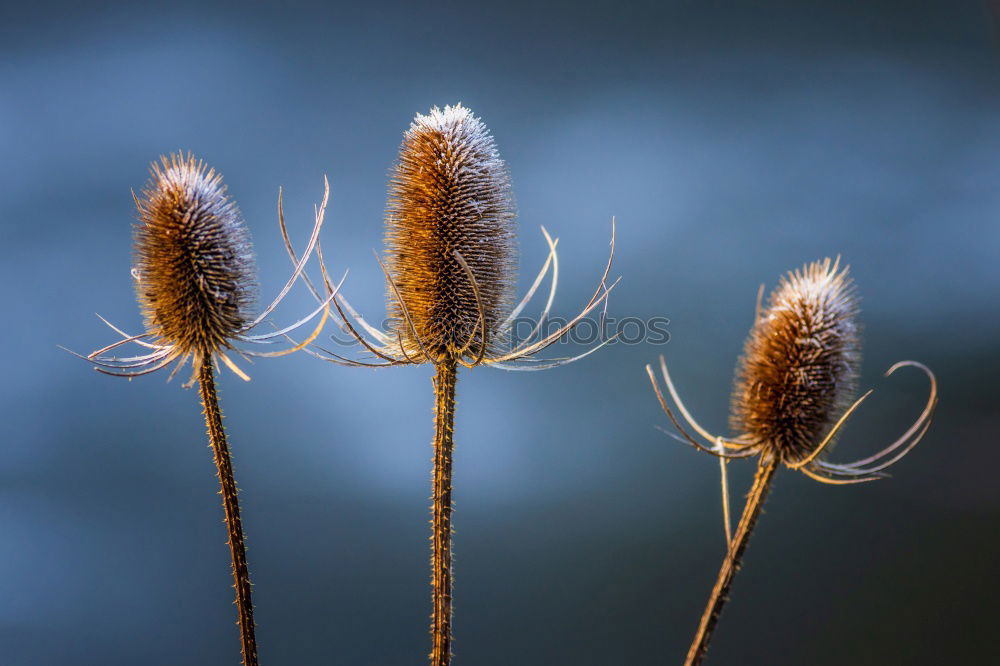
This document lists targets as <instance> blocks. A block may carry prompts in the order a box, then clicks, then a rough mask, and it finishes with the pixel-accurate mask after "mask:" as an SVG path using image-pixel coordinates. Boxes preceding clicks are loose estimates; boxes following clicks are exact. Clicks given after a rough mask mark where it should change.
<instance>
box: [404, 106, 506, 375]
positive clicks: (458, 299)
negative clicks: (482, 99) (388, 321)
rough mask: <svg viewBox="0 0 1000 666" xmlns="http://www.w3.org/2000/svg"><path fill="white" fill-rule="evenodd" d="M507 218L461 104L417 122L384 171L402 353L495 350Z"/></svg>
mask: <svg viewBox="0 0 1000 666" xmlns="http://www.w3.org/2000/svg"><path fill="white" fill-rule="evenodd" d="M515 219H516V215H515V211H514V200H513V195H512V193H511V186H510V175H509V174H508V171H507V166H506V165H505V164H504V162H503V160H502V159H500V153H499V152H498V151H497V147H496V143H495V142H494V140H493V137H492V136H491V135H490V132H489V130H487V129H486V126H485V125H484V124H483V122H482V121H481V120H480V119H479V118H477V117H475V116H474V115H473V114H472V112H471V111H469V109H467V108H465V107H464V106H462V105H461V104H458V105H455V106H446V107H445V108H444V109H443V110H442V109H439V108H437V107H435V108H433V109H431V111H430V113H428V114H427V115H423V114H418V115H417V117H416V118H415V119H414V120H413V123H412V124H411V125H410V129H409V130H408V131H407V132H406V134H405V136H404V138H403V144H402V146H401V147H400V150H399V161H398V162H397V163H396V165H395V167H394V169H393V171H392V176H391V180H390V185H389V204H388V211H387V216H386V231H385V240H386V249H387V254H388V260H387V262H386V263H387V267H388V272H389V275H390V276H391V284H390V286H389V299H388V300H389V304H390V305H389V310H390V317H391V318H392V320H393V327H394V329H395V333H397V334H398V335H399V337H400V338H401V339H402V341H403V344H404V346H405V347H406V348H407V350H408V351H412V352H413V353H416V352H417V350H418V349H419V348H420V347H421V346H422V348H423V350H425V351H426V352H427V354H428V355H429V356H430V357H431V359H432V360H443V359H445V358H450V357H460V356H471V357H474V356H475V354H476V353H477V352H478V350H479V349H480V347H483V346H485V347H487V348H488V347H489V346H490V345H491V343H493V342H494V338H495V337H496V334H497V329H498V326H499V324H500V323H501V322H502V321H503V318H504V315H505V314H506V312H505V310H506V309H507V308H508V306H509V305H510V303H511V301H512V293H513V289H514V285H515V283H516V270H517V258H516V254H517V253H516V226H515ZM401 303H405V307H406V309H407V312H406V313H404V312H403V308H402V306H401ZM407 319H409V321H407ZM481 320H482V321H481Z"/></svg>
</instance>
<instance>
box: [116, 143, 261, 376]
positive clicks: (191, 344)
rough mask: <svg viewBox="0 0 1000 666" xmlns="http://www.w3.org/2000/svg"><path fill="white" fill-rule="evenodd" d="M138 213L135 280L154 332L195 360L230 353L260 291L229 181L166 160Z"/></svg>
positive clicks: (197, 165)
mask: <svg viewBox="0 0 1000 666" xmlns="http://www.w3.org/2000/svg"><path fill="white" fill-rule="evenodd" d="M136 206H137V207H138V217H139V221H138V224H137V225H136V226H135V233H134V246H135V247H134V252H135V268H134V269H133V271H132V272H133V275H135V277H136V292H137V295H138V299H139V304H140V306H141V307H142V311H143V314H144V316H145V318H146V328H147V331H149V332H150V333H152V334H154V335H156V336H158V337H159V338H160V339H161V340H162V341H163V342H165V343H168V344H172V345H175V346H176V347H177V351H178V352H179V353H180V354H183V355H186V354H189V353H192V354H194V355H195V357H196V358H204V357H205V356H209V355H211V354H212V353H214V352H216V351H219V350H220V349H222V348H224V347H228V346H229V342H228V341H229V339H230V338H232V337H233V336H235V335H236V334H238V333H240V332H241V331H242V330H243V329H244V328H245V327H246V326H247V324H249V323H250V321H251V319H252V315H251V310H252V308H253V306H254V301H255V292H256V285H255V280H254V275H255V267H254V257H253V248H252V245H251V242H250V234H249V232H248V231H247V229H246V226H245V225H244V223H243V220H242V217H241V216H240V212H239V209H238V208H237V207H236V204H235V202H233V201H232V200H231V199H230V198H229V197H228V196H227V195H226V188H225V186H224V185H223V184H222V176H221V175H219V174H217V173H216V172H215V171H214V170H212V169H209V168H208V167H207V166H206V165H205V164H204V163H203V162H201V161H200V160H196V159H195V158H194V156H192V155H190V154H189V155H187V156H186V157H185V156H183V155H181V154H171V155H170V156H169V157H161V158H160V162H159V163H155V162H154V163H153V164H152V166H151V167H150V180H149V182H148V183H147V184H146V187H145V189H143V191H142V194H141V196H139V197H137V198H136Z"/></svg>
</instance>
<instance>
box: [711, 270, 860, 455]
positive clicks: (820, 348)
mask: <svg viewBox="0 0 1000 666" xmlns="http://www.w3.org/2000/svg"><path fill="white" fill-rule="evenodd" d="M838 264H839V260H838V261H837V262H831V261H830V259H825V260H824V261H821V262H814V263H812V264H809V265H806V266H804V267H803V268H802V269H800V270H797V271H794V272H791V273H789V274H788V275H787V276H786V277H784V278H782V280H781V282H780V283H779V284H778V286H777V288H776V289H775V290H774V292H772V294H771V297H770V301H769V303H768V305H767V307H766V309H765V310H764V311H763V313H762V314H761V316H760V319H759V320H758V321H757V322H756V323H755V325H754V327H753V330H752V331H751V332H750V337H749V338H748V339H747V341H746V345H745V347H744V353H743V357H742V358H741V359H740V362H739V365H738V367H737V372H736V382H735V388H734V390H733V401H732V413H731V417H730V421H731V426H732V428H733V429H734V431H736V432H742V433H744V436H745V437H747V438H748V439H749V440H750V441H752V442H753V443H754V444H756V445H757V446H759V447H760V448H761V449H762V450H764V451H769V452H770V453H771V454H772V455H776V456H778V457H779V458H780V459H782V460H783V461H785V462H787V463H794V462H796V461H798V460H801V459H803V458H805V457H806V456H807V455H808V454H809V453H810V452H812V451H813V450H814V449H815V447H816V446H817V445H818V444H819V443H820V441H821V440H822V438H823V437H824V435H825V434H826V433H827V431H828V430H829V429H830V427H831V425H832V424H833V423H834V422H835V421H836V420H837V419H838V418H839V417H840V415H841V413H842V412H843V410H844V408H846V407H847V406H848V405H849V404H850V401H851V399H852V397H853V394H854V391H855V386H856V380H857V375H858V367H859V365H860V360H861V349H860V342H859V326H858V323H857V315H858V305H857V298H856V295H855V292H854V287H853V283H852V282H851V280H850V278H849V277H848V274H847V273H848V269H847V268H844V269H843V270H838V269H839V266H838Z"/></svg>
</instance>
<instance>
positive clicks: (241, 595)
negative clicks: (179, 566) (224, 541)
mask: <svg viewBox="0 0 1000 666" xmlns="http://www.w3.org/2000/svg"><path fill="white" fill-rule="evenodd" d="M198 391H199V393H200V394H201V405H202V408H203V409H204V411H205V425H206V426H207V427H208V439H209V442H210V444H211V446H212V452H213V454H214V456H215V467H216V471H217V472H218V475H219V483H220V484H221V486H222V491H221V494H222V506H223V508H224V509H225V512H226V527H227V528H228V529H229V550H230V552H231V553H232V556H233V587H234V588H236V611H237V613H238V616H239V625H240V642H241V650H242V653H243V666H257V639H256V638H255V637H254V625H253V601H252V600H251V598H250V571H249V569H248V567H247V554H246V547H245V546H244V543H243V523H242V522H241V521H240V503H239V499H238V498H237V492H238V491H237V488H236V480H235V478H234V477H233V464H232V460H231V459H230V457H229V446H228V444H227V443H226V431H225V429H224V428H223V427H222V410H221V409H219V395H218V393H217V392H216V390H215V375H214V372H213V370H212V362H211V360H210V359H207V358H206V359H204V360H202V362H201V367H200V368H199V370H198Z"/></svg>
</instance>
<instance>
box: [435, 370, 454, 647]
mask: <svg viewBox="0 0 1000 666" xmlns="http://www.w3.org/2000/svg"><path fill="white" fill-rule="evenodd" d="M457 374H458V366H457V364H456V362H455V361H454V360H452V359H448V360H445V361H442V362H441V363H439V364H438V365H437V374H436V375H435V377H434V397H435V412H434V480H433V491H432V498H431V499H432V501H433V505H432V518H431V525H432V535H431V544H432V548H431V591H432V592H431V597H432V601H433V604H434V612H433V615H432V616H431V642H432V645H431V654H430V662H431V666H448V664H449V663H451V588H452V571H451V461H452V451H453V450H454V445H455V442H454V437H453V435H454V425H455V382H456V379H457Z"/></svg>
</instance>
